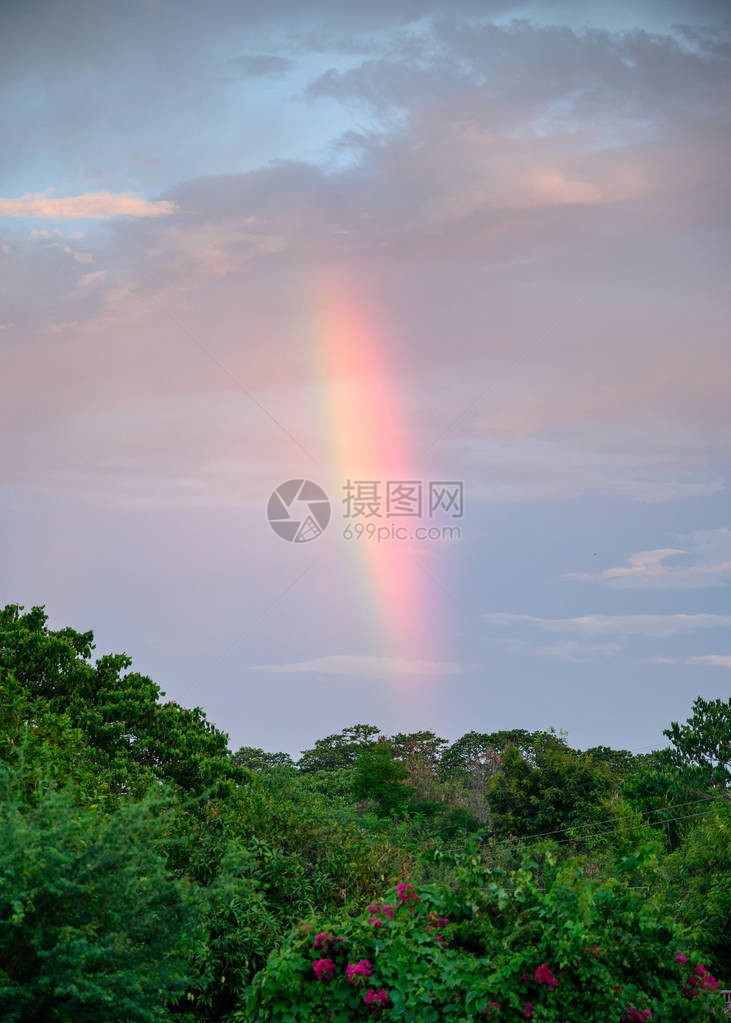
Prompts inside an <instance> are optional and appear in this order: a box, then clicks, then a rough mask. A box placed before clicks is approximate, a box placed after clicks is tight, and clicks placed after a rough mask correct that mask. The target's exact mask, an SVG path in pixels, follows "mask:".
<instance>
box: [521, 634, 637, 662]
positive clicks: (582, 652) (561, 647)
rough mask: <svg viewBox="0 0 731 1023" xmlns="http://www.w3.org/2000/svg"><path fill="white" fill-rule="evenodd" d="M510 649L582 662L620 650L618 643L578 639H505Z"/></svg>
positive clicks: (614, 654)
mask: <svg viewBox="0 0 731 1023" xmlns="http://www.w3.org/2000/svg"><path fill="white" fill-rule="evenodd" d="M505 645H506V646H509V647H510V648H511V649H513V648H519V649H520V650H521V651H522V653H523V654H527V655H529V656H535V657H552V658H555V659H556V660H559V661H570V662H574V663H582V662H584V661H593V660H596V659H597V658H605V657H606V658H608V657H616V656H617V655H618V654H620V653H621V652H622V645H621V644H620V643H582V642H580V641H578V640H571V639H567V640H559V641H558V642H556V643H546V644H543V645H540V644H538V645H536V644H532V643H528V642H526V641H525V640H520V641H517V640H506V641H505Z"/></svg>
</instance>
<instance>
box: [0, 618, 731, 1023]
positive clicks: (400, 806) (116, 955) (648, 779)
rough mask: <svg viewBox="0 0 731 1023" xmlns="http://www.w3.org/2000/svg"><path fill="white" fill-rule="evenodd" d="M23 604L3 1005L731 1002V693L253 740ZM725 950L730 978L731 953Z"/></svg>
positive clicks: (394, 1008) (687, 1012)
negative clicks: (488, 722) (614, 736)
mask: <svg viewBox="0 0 731 1023" xmlns="http://www.w3.org/2000/svg"><path fill="white" fill-rule="evenodd" d="M92 652H93V636H92V634H91V633H79V632H76V631H74V630H73V629H70V628H68V629H62V630H59V631H55V632H54V631H51V630H49V629H48V627H47V621H46V616H45V614H44V611H43V610H42V609H41V608H34V609H33V610H31V611H30V612H29V613H23V609H22V608H19V607H17V606H12V605H11V606H9V607H6V608H5V610H4V611H0V1019H1V1020H3V1021H8V1023H16V1021H17V1023H21V1021H23V1023H25V1021H58V1023H100V1021H104V1023H152V1021H170V1023H172V1021H176V1023H198V1021H211V1023H213V1021H228V1023H243V1021H248V1020H251V1021H254V1020H257V1021H261V1023H264V1021H274V1020H281V1021H286V1020H301V1021H309V1020H313V1021H314V1020H327V1019H330V1020H332V1021H333V1023H340V1021H346V1020H360V1019H371V1018H381V1019H400V1020H424V1021H426V1023H428V1021H436V1020H441V1019H450V1020H477V1019H491V1020H493V1021H516V1023H518V1021H520V1020H534V1021H535V1023H542V1021H544V1023H620V1021H633V1020H635V1021H646V1020H651V1019H654V1020H656V1021H659V1023H666V1021H669V1023H673V1021H677V1023H680V1021H700V1020H712V1019H720V1018H722V1011H721V1010H720V1009H719V1005H720V996H719V995H718V993H717V992H716V988H717V987H719V983H720V986H721V987H723V986H731V885H730V884H729V877H730V873H731V872H730V870H729V868H730V867H731V842H730V841H729V836H730V835H731V799H730V796H729V781H730V779H731V700H730V701H728V702H724V701H722V700H715V701H705V700H702V699H697V700H696V701H695V703H694V704H693V707H692V712H691V714H690V717H689V719H688V721H687V722H686V723H685V724H678V723H673V724H671V725H670V726H669V728H668V729H667V731H666V733H665V734H666V736H667V738H668V740H669V744H668V747H667V748H666V749H663V750H659V751H656V752H653V753H649V754H646V755H640V756H636V755H632V754H631V753H629V752H627V751H626V750H613V749H608V748H605V747H597V748H594V749H590V750H586V751H579V750H575V749H572V748H571V747H570V746H569V745H568V744H567V743H566V741H565V739H564V737H562V736H561V735H560V734H556V733H554V732H553V731H548V732H526V731H523V730H520V729H516V730H513V731H499V732H485V733H478V732H471V733H469V734H467V735H465V736H463V737H462V738H461V739H459V740H458V741H456V742H454V743H452V744H449V743H448V742H446V741H445V740H443V739H441V738H439V737H438V736H436V735H435V734H432V733H431V732H416V733H413V734H399V735H394V736H390V737H387V736H384V735H382V734H381V733H380V731H379V729H378V728H376V727H375V726H371V725H355V726H353V727H351V728H346V729H345V730H344V731H343V732H341V733H339V734H337V735H331V736H328V737H326V738H323V739H321V740H319V741H318V742H317V743H315V746H314V748H313V749H310V750H306V751H305V752H304V753H303V754H302V756H301V758H300V760H299V761H298V762H297V763H296V764H295V763H293V762H292V760H291V759H290V757H289V756H287V755H286V754H282V753H274V754H272V753H267V752H265V751H263V750H261V749H254V748H244V749H241V750H239V751H238V752H232V751H231V750H230V749H229V746H228V738H227V736H226V735H225V734H224V733H222V732H220V731H219V730H218V729H217V728H215V727H213V726H212V725H211V724H210V723H209V722H208V721H207V720H206V718H205V715H204V714H203V713H202V712H201V711H200V710H198V709H196V710H188V709H186V708H183V707H181V706H179V705H178V704H176V703H174V702H163V700H162V697H163V695H164V694H162V693H161V692H160V690H159V688H158V687H157V686H156V685H155V684H154V683H153V682H152V681H151V680H150V679H148V678H145V677H143V676H140V675H139V674H136V673H135V672H133V671H131V670H130V669H131V662H130V660H129V658H128V657H126V656H125V655H116V656H105V657H101V658H99V659H98V660H94V659H93V657H92ZM716 978H718V979H716Z"/></svg>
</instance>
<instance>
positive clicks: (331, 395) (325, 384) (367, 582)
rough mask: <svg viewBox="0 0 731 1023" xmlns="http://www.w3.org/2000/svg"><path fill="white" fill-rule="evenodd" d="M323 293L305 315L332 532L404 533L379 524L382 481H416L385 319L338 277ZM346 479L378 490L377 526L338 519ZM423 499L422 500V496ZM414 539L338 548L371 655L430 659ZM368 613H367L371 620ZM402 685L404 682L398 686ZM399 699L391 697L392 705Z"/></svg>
mask: <svg viewBox="0 0 731 1023" xmlns="http://www.w3.org/2000/svg"><path fill="white" fill-rule="evenodd" d="M325 283H326V286H325V287H322V288H320V289H319V290H317V291H316V294H318V296H319V298H318V300H317V301H316V303H315V308H314V310H312V311H313V313H314V318H313V324H314V346H315V351H316V353H317V354H316V358H317V367H316V369H317V378H318V380H320V381H321V384H320V387H321V394H320V401H321V407H322V409H324V426H325V431H326V436H327V437H328V438H329V443H328V447H329V450H328V453H327V457H326V458H325V459H323V462H324V464H326V465H327V466H328V468H329V470H330V472H331V479H330V486H331V488H332V489H331V491H330V496H331V498H332V500H333V525H336V526H337V529H338V530H339V532H340V534H342V530H343V527H344V526H345V525H346V524H347V522H351V524H354V523H355V522H356V521H360V522H363V523H367V522H375V523H377V524H381V525H386V524H389V525H390V524H395V525H397V526H399V525H400V526H404V525H405V526H406V527H408V529H409V533H411V531H412V529H413V528H415V527H416V526H418V525H419V524H420V520H418V519H415V518H395V519H387V518H386V517H385V486H386V481H387V480H412V479H420V478H421V475H422V471H421V469H420V468H416V467H413V466H412V460H413V454H414V453H413V448H412V445H411V443H410V431H409V427H408V424H407V422H406V418H405V415H404V408H403V401H402V400H401V396H400V395H399V392H398V389H397V387H396V384H395V379H394V377H395V374H394V372H393V370H392V368H391V365H390V363H389V353H388V347H387V340H388V339H387V331H386V329H385V327H384V320H385V317H384V316H383V315H382V314H379V310H378V306H377V303H376V302H375V301H374V299H373V296H371V295H369V294H368V293H367V289H366V287H365V285H364V284H362V283H358V284H357V285H356V284H354V282H353V281H352V280H350V279H346V278H345V276H344V275H337V274H336V275H331V274H328V275H327V280H326V282H325ZM348 480H353V481H354V480H373V481H379V482H380V491H381V498H382V507H381V514H382V518H380V519H378V518H374V519H362V518H361V519H353V520H343V519H342V514H343V511H344V505H343V503H342V500H343V497H344V491H343V487H344V486H345V484H346V482H347V481H348ZM424 500H425V501H426V494H425V495H424ZM415 543H416V542H415V541H407V540H404V541H398V540H388V541H386V542H385V543H380V544H379V543H377V542H376V540H375V539H366V538H364V537H363V538H361V539H359V540H351V541H345V540H343V539H342V535H341V537H340V540H339V546H340V547H341V548H346V549H345V550H344V551H343V556H344V557H345V558H352V559H354V568H355V578H356V579H357V580H361V581H362V583H363V586H364V591H365V595H366V598H367V600H368V608H369V613H368V614H366V615H364V619H365V621H364V638H365V636H366V625H367V626H368V628H369V629H370V636H369V637H368V638H369V640H370V642H369V646H370V647H371V649H372V650H373V651H374V652H377V655H378V656H387V657H394V658H400V659H401V658H402V659H407V660H426V659H430V658H432V657H434V656H435V650H434V642H435V637H434V634H433V626H432V622H433V618H432V613H431V607H430V605H431V604H432V602H433V600H434V598H435V597H438V594H436V593H435V594H432V593H431V592H430V583H429V580H428V579H427V578H426V577H425V576H424V575H423V573H422V572H421V571H420V569H419V568H418V566H417V565H415V564H414V562H413V561H412V560H411V558H410V557H409V554H410V553H411V554H414V553H416V552H417V550H418V548H417V547H416V546H415ZM374 611H375V613H374ZM402 683H403V684H402ZM424 683H425V680H424V679H423V678H422V679H419V678H414V679H410V678H403V679H402V680H401V682H399V685H398V687H395V689H396V690H398V691H400V692H401V693H402V694H403V693H404V691H406V692H411V691H414V690H419V691H420V692H421V693H422V695H423V689H424ZM397 695H398V692H395V693H394V696H395V697H396V696H397Z"/></svg>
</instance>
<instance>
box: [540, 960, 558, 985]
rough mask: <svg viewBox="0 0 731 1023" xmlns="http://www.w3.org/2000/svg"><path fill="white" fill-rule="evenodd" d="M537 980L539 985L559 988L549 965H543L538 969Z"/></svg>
mask: <svg viewBox="0 0 731 1023" xmlns="http://www.w3.org/2000/svg"><path fill="white" fill-rule="evenodd" d="M536 980H537V981H538V983H539V984H547V985H548V987H557V986H558V981H557V980H556V978H555V977H554V975H553V974H552V973H551V970H550V969H549V967H548V963H541V965H540V966H539V967H537V968H536Z"/></svg>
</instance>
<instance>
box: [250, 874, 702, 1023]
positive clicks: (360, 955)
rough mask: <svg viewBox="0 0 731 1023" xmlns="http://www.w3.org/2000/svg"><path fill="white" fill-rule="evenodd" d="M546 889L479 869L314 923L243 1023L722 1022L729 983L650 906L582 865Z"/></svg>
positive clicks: (548, 881) (299, 934)
mask: <svg viewBox="0 0 731 1023" xmlns="http://www.w3.org/2000/svg"><path fill="white" fill-rule="evenodd" d="M540 880H541V883H540V884H539V880H538V877H537V873H536V864H535V863H533V862H531V861H530V860H528V861H526V862H525V863H524V864H523V866H522V867H521V869H520V870H518V871H516V872H515V873H513V874H510V875H505V874H503V873H502V872H498V871H493V872H489V871H487V872H486V871H483V870H482V869H481V867H480V861H479V858H478V857H477V856H474V857H472V863H471V865H470V867H469V868H468V869H467V870H464V869H463V870H462V871H459V872H458V877H457V883H456V884H455V885H444V884H441V885H437V884H433V885H424V886H418V887H415V886H413V885H411V884H408V883H401V884H399V885H397V886H396V887H395V888H392V889H390V890H389V891H388V892H387V893H386V895H385V896H384V898H383V900H381V901H378V902H375V903H371V904H370V905H369V906H368V907H367V909H364V911H363V912H362V913H361V914H360V916H359V917H357V918H355V919H349V920H344V919H337V918H336V919H333V920H325V921H323V920H315V921H311V922H310V923H309V924H307V925H305V926H304V927H303V926H300V927H298V928H297V929H296V930H294V931H293V932H292V933H291V934H290V936H289V937H288V939H287V940H286V941H285V942H284V943H283V945H282V947H281V948H280V949H278V950H276V951H275V952H273V953H272V955H271V956H270V958H269V961H268V963H267V967H266V969H265V970H264V971H263V972H262V973H261V974H259V975H258V976H257V978H256V981H255V983H254V986H253V989H252V992H251V994H250V996H249V999H248V1003H247V1007H246V1009H245V1010H244V1011H243V1012H241V1013H239V1014H237V1015H236V1016H235V1017H234V1018H235V1019H236V1020H238V1021H241V1023H244V1021H245V1020H250V1021H259V1023H276V1021H284V1020H287V1021H297V1020H301V1021H306V1020H307V1021H309V1020H313V1019H331V1020H333V1023H344V1021H346V1020H367V1019H374V1018H379V1019H392V1020H404V1021H409V1020H410V1021H423V1023H430V1021H433V1023H436V1021H438V1020H446V1019H452V1020H461V1021H466V1020H478V1019H484V1018H486V1017H487V1018H489V1019H491V1020H494V1021H501V1020H533V1021H535V1023H563V1021H567V1020H571V1021H572V1023H573V1021H575V1023H578V1021H581V1023H614V1021H616V1023H620V1021H621V1020H633V1019H637V1020H649V1019H652V1018H655V1019H659V1020H662V1021H664V1023H681V1021H682V1023H693V1021H699V1023H700V1021H701V1020H706V1021H707V1020H710V1019H712V1018H716V1019H720V1018H721V1016H720V1014H719V1000H718V998H717V997H716V996H715V995H714V992H715V990H716V988H717V982H716V981H715V979H714V978H713V977H712V976H711V975H710V974H709V973H707V971H706V968H705V967H704V966H703V964H702V963H700V962H699V961H698V960H697V957H696V956H695V955H689V954H688V953H687V950H686V948H685V946H684V944H683V942H682V940H681V936H680V935H679V933H678V930H677V928H676V927H674V926H673V925H672V924H671V923H668V922H667V921H666V920H664V919H663V918H662V917H661V916H660V915H659V913H658V910H657V908H656V907H655V906H654V905H653V904H652V903H650V902H648V901H647V900H644V899H642V898H641V897H639V896H637V894H636V893H633V892H632V891H630V890H629V889H628V888H627V887H626V886H625V885H623V884H622V883H621V882H619V881H609V882H604V883H602V884H599V883H590V882H587V881H585V880H584V879H583V878H582V876H581V871H580V869H579V868H578V867H577V866H575V865H568V866H565V867H563V868H560V869H556V867H555V865H554V864H553V863H552V862H551V861H550V860H549V861H548V869H547V871H545V872H544V873H543V874H542V876H541V879H540Z"/></svg>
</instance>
